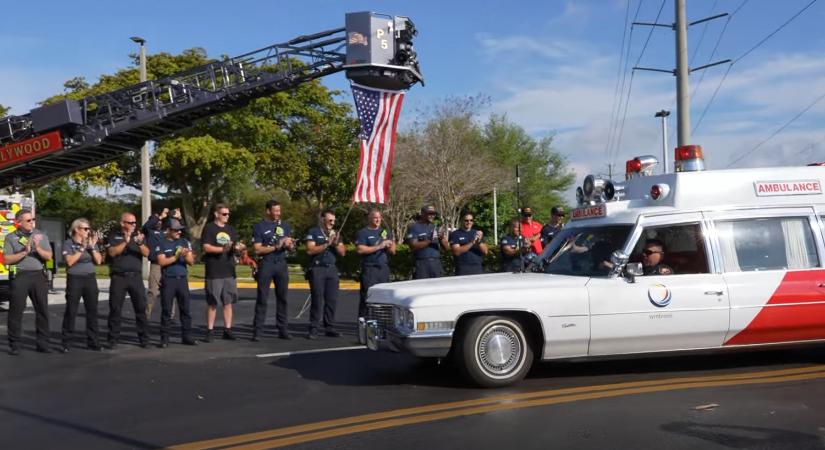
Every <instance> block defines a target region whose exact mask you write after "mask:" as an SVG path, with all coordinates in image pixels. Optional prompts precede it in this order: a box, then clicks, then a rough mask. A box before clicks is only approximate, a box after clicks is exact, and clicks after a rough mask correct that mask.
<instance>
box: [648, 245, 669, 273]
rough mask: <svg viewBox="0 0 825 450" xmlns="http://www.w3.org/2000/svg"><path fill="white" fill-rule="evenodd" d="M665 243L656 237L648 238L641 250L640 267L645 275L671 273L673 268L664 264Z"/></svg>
mask: <svg viewBox="0 0 825 450" xmlns="http://www.w3.org/2000/svg"><path fill="white" fill-rule="evenodd" d="M664 260H665V244H664V243H663V242H662V241H660V240H658V239H648V240H647V241H646V242H645V249H644V250H642V269H643V270H644V274H645V275H673V269H672V268H671V267H670V266H668V265H667V264H665V263H664V262H663V261H664Z"/></svg>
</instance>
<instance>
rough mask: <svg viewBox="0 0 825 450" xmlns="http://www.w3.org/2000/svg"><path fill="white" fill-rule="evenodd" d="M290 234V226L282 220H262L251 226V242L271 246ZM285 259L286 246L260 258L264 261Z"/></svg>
mask: <svg viewBox="0 0 825 450" xmlns="http://www.w3.org/2000/svg"><path fill="white" fill-rule="evenodd" d="M290 236H292V227H290V226H289V224H288V223H286V222H284V221H283V220H279V221H277V222H272V221H269V220H262V221H260V222H258V223H256V224H255V225H254V226H253V227H252V243H253V244H255V243H259V244H263V245H264V246H268V247H272V246H274V245H275V244H276V243H278V242H281V241H282V240H283V239H284V238H285V237H290ZM284 259H286V248H283V247H282V248H280V249H278V250H276V251H274V252H272V253H267V254H266V255H264V256H263V257H262V258H261V260H262V261H264V262H278V261H283V260H284Z"/></svg>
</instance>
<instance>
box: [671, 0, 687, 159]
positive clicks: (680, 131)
mask: <svg viewBox="0 0 825 450" xmlns="http://www.w3.org/2000/svg"><path fill="white" fill-rule="evenodd" d="M673 3H674V4H675V6H676V24H675V29H676V111H678V113H677V115H676V120H677V125H676V126H677V128H676V133H677V138H676V141H677V145H678V146H679V147H681V146H683V145H688V144H689V143H690V92H689V91H690V87H689V86H688V73H689V70H688V49H687V18H686V13H685V0H676V1H675V2H673Z"/></svg>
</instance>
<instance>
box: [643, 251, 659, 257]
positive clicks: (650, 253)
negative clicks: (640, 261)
mask: <svg viewBox="0 0 825 450" xmlns="http://www.w3.org/2000/svg"><path fill="white" fill-rule="evenodd" d="M656 253H662V251H661V250H644V251H642V254H643V255H645V256H650V255H655V254H656Z"/></svg>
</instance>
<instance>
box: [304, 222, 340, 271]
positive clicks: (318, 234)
mask: <svg viewBox="0 0 825 450" xmlns="http://www.w3.org/2000/svg"><path fill="white" fill-rule="evenodd" d="M304 241H306V242H310V241H312V242H314V243H315V245H324V244H326V243H327V242H328V239H327V236H326V234H324V232H323V231H321V227H313V228H310V230H309V231H307V234H306V236H305V237H304ZM335 255H336V254H335V250H334V249H333V248H331V247H327V248H326V249H325V250H324V251H323V252H321V253H316V254H314V255H312V256H311V257H310V260H309V263H310V265H312V266H334V265H335V260H336V257H335Z"/></svg>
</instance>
